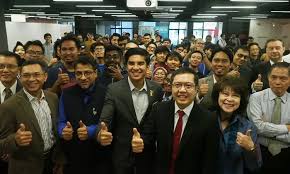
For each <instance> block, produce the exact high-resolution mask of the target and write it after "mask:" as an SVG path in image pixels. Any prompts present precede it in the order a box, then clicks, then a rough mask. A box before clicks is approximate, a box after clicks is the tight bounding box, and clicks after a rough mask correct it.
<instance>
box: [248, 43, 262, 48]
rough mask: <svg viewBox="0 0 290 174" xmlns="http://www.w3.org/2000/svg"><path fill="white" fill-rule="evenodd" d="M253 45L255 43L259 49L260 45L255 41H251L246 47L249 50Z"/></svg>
mask: <svg viewBox="0 0 290 174" xmlns="http://www.w3.org/2000/svg"><path fill="white" fill-rule="evenodd" d="M253 45H256V46H257V47H259V49H260V45H259V44H258V43H257V42H251V43H249V45H248V49H249V50H250V49H251V47H252V46H253Z"/></svg>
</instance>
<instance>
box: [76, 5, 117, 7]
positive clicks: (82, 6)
mask: <svg viewBox="0 0 290 174" xmlns="http://www.w3.org/2000/svg"><path fill="white" fill-rule="evenodd" d="M76 7H80V8H116V7H117V6H115V5H76Z"/></svg>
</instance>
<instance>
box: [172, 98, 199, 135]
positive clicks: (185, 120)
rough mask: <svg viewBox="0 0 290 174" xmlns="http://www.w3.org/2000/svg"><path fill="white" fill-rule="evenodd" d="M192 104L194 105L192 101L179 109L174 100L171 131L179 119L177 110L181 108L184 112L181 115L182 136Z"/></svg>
mask: <svg viewBox="0 0 290 174" xmlns="http://www.w3.org/2000/svg"><path fill="white" fill-rule="evenodd" d="M193 105H194V102H191V104H190V105H188V106H187V107H186V108H184V109H180V108H179V107H178V106H177V104H176V102H175V104H174V106H175V110H174V130H173V132H174V131H175V127H176V124H177V122H178V119H179V115H178V111H179V110H182V111H183V112H184V113H185V114H184V116H183V117H182V132H181V137H182V135H183V132H184V129H185V126H186V123H187V120H188V117H189V115H190V112H191V110H192V108H193Z"/></svg>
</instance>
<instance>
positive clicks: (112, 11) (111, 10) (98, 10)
mask: <svg viewBox="0 0 290 174" xmlns="http://www.w3.org/2000/svg"><path fill="white" fill-rule="evenodd" d="M92 11H99V12H126V10H105V9H104V10H92Z"/></svg>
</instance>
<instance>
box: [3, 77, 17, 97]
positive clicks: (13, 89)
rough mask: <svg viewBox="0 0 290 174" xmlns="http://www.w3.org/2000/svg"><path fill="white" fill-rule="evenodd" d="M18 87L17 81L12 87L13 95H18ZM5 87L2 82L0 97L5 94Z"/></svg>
mask: <svg viewBox="0 0 290 174" xmlns="http://www.w3.org/2000/svg"><path fill="white" fill-rule="evenodd" d="M16 87H17V80H15V82H14V84H13V85H12V86H11V87H10V89H11V91H12V94H15V93H16ZM5 88H6V87H5V86H4V85H3V83H2V82H1V81H0V95H2V94H3V92H4V90H5Z"/></svg>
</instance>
